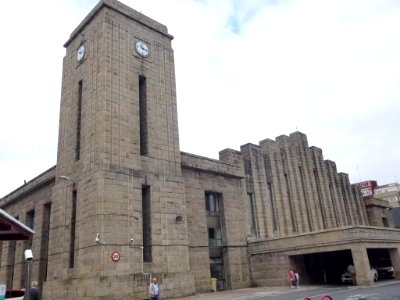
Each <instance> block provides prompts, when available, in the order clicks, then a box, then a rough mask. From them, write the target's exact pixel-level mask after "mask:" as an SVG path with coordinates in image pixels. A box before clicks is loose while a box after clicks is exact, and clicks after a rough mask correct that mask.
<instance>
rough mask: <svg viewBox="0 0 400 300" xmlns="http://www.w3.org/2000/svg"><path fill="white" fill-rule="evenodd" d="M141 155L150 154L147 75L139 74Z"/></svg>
mask: <svg viewBox="0 0 400 300" xmlns="http://www.w3.org/2000/svg"><path fill="white" fill-rule="evenodd" d="M139 124H140V125H139V126H140V155H147V154H148V131H147V130H148V128H147V86H146V77H144V76H139Z"/></svg>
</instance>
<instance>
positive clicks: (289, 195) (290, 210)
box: [285, 174, 296, 232]
mask: <svg viewBox="0 0 400 300" xmlns="http://www.w3.org/2000/svg"><path fill="white" fill-rule="evenodd" d="M285 183H286V191H287V195H288V201H289V212H290V220H291V222H292V226H293V228H292V231H293V232H294V231H296V222H295V219H294V211H293V201H292V193H291V190H290V184H289V178H288V175H287V174H285Z"/></svg>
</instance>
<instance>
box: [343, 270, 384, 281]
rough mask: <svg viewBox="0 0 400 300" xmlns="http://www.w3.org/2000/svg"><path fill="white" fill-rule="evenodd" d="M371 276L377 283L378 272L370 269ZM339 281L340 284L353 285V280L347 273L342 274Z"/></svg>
mask: <svg viewBox="0 0 400 300" xmlns="http://www.w3.org/2000/svg"><path fill="white" fill-rule="evenodd" d="M371 275H372V277H373V278H374V281H378V277H379V276H378V271H377V270H376V269H375V268H373V267H371ZM340 279H341V281H342V283H353V279H352V278H351V275H350V273H349V272H347V271H345V272H344V273H343V274H342V276H341V278H340Z"/></svg>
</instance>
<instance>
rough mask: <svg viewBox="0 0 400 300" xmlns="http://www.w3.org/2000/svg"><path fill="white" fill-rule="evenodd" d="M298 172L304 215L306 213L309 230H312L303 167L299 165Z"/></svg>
mask: <svg viewBox="0 0 400 300" xmlns="http://www.w3.org/2000/svg"><path fill="white" fill-rule="evenodd" d="M299 174H300V179H301V189H302V191H303V197H304V203H305V204H306V211H307V213H306V215H307V221H308V229H309V230H310V231H313V224H312V222H311V209H310V204H309V203H308V197H307V192H306V191H307V188H306V183H305V179H304V177H305V176H304V173H303V169H302V168H301V167H299Z"/></svg>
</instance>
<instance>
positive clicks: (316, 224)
mask: <svg viewBox="0 0 400 300" xmlns="http://www.w3.org/2000/svg"><path fill="white" fill-rule="evenodd" d="M172 38H173V37H172V36H171V35H170V34H169V33H168V30H167V28H166V27H165V26H164V25H162V24H160V23H158V22H156V21H154V20H152V19H150V18H148V17H146V16H144V15H142V14H141V13H139V12H137V11H135V10H133V9H131V8H129V7H127V6H125V5H123V4H121V3H119V2H118V1H114V0H103V1H101V2H100V3H99V4H98V5H97V6H96V7H95V8H94V9H93V10H92V12H90V13H89V15H88V16H87V17H86V18H85V19H84V20H83V21H82V23H81V24H80V25H79V26H78V27H77V29H76V30H75V31H74V32H73V33H72V34H71V36H70V38H69V39H68V41H67V42H66V43H65V48H66V55H65V57H64V65H63V79H62V92H61V107H60V123H59V142H58V156H57V165H56V166H55V167H53V168H51V169H49V170H48V171H46V172H44V173H43V174H41V175H39V176H38V177H37V178H35V179H33V180H31V181H30V182H28V183H27V184H25V185H24V186H22V187H21V188H19V189H17V190H16V191H14V192H12V193H10V194H9V195H7V196H5V197H3V198H1V199H0V207H1V208H2V209H4V210H6V211H7V212H9V213H10V214H12V215H13V216H15V217H19V220H20V221H23V222H24V223H26V224H28V225H30V226H31V227H33V228H34V229H35V232H36V234H35V236H34V239H33V241H32V244H27V242H3V243H2V244H1V246H0V254H1V271H0V282H6V283H7V286H8V287H13V288H20V287H22V286H24V285H25V278H26V276H25V275H26V274H25V273H26V271H25V270H26V266H25V264H24V262H23V260H22V253H23V250H25V249H27V248H32V250H33V253H34V260H33V262H32V269H31V279H32V280H38V281H39V283H40V287H41V288H42V289H43V298H44V299H53V298H55V297H59V298H62V299H68V298H72V299H147V298H148V297H149V295H148V291H147V290H148V283H149V280H150V278H151V277H152V276H157V277H158V278H159V280H160V282H161V286H162V295H163V297H164V298H172V297H181V296H185V295H190V294H193V293H195V292H207V291H210V288H211V285H210V278H211V277H215V278H217V280H218V281H217V287H218V289H237V288H244V287H249V286H252V285H286V284H287V273H288V270H289V268H290V267H291V266H295V267H296V269H297V270H298V271H299V272H300V273H301V274H303V275H304V276H303V278H304V279H305V282H307V281H310V282H311V281H312V278H313V277H312V276H313V274H311V272H310V271H309V270H308V268H309V266H308V263H307V259H308V256H306V255H308V254H313V253H322V252H332V251H348V252H346V253H350V256H351V257H352V262H353V263H354V265H355V268H356V270H357V280H358V283H359V284H372V278H370V277H369V276H368V274H369V273H368V270H369V263H368V259H369V254H368V249H371V248H385V249H389V250H388V251H389V253H390V258H391V261H392V263H393V266H394V267H395V270H396V271H398V270H400V256H399V247H400V240H399V238H398V233H399V231H397V229H390V228H387V229H385V228H382V227H371V226H370V225H374V226H381V224H378V223H377V222H375V221H374V220H375V218H373V217H371V214H368V212H367V208H366V205H365V203H364V202H362V201H361V198H360V195H359V191H358V190H357V188H356V187H355V186H353V185H351V184H350V182H349V178H348V176H347V174H344V173H338V172H337V170H336V165H335V163H334V162H333V161H329V160H324V158H323V155H322V150H321V149H319V148H316V147H309V146H308V142H307V138H306V136H305V134H303V133H300V132H295V133H292V134H290V136H280V137H278V138H276V140H270V139H266V140H263V141H261V142H260V144H259V145H253V144H246V145H243V146H242V147H241V149H240V151H235V150H232V149H225V150H223V151H221V152H220V159H219V160H214V159H209V158H205V157H201V156H198V155H193V154H189V153H183V152H180V148H179V132H178V121H177V100H176V85H175V73H174V54H173V50H172V47H171V41H172ZM137 42H140V43H142V45H145V46H143V47H145V48H140V49H137V48H136V47H137V45H138V44H137ZM146 47H147V48H146ZM82 49H84V51H82ZM141 51H144V52H141ZM141 53H142V54H141ZM143 53H144V54H143ZM374 222H375V223H374ZM115 255H117V256H115ZM118 256H119V260H118V258H117V259H116V257H118ZM113 259H114V260H113ZM24 272H25V273H24ZM362 274H367V275H365V276H364V275H362Z"/></svg>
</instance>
